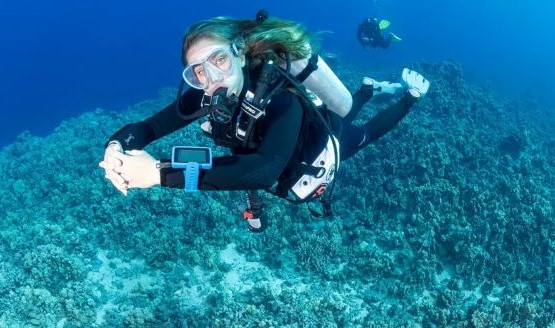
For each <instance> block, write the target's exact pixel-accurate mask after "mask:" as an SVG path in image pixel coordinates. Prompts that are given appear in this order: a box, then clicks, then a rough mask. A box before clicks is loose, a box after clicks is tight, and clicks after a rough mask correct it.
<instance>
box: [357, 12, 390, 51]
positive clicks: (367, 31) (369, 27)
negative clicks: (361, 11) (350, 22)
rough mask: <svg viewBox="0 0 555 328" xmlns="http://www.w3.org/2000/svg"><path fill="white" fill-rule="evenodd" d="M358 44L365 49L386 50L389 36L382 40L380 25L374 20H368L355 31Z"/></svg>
mask: <svg viewBox="0 0 555 328" xmlns="http://www.w3.org/2000/svg"><path fill="white" fill-rule="evenodd" d="M357 39H358V42H359V43H360V44H361V45H362V46H363V47H365V48H368V47H372V48H377V47H381V48H384V49H385V48H387V47H389V44H390V43H391V36H390V37H389V38H387V39H386V38H384V36H383V33H382V30H381V29H380V23H379V21H378V20H376V19H372V18H368V19H365V20H364V21H362V23H360V25H359V26H358V30H357Z"/></svg>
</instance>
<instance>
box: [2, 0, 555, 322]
mask: <svg viewBox="0 0 555 328" xmlns="http://www.w3.org/2000/svg"><path fill="white" fill-rule="evenodd" d="M261 7H264V8H266V9H268V10H269V11H270V13H271V14H273V15H276V16H279V17H284V18H290V19H294V20H298V21H301V22H303V23H305V24H306V25H307V26H308V27H309V29H310V30H312V31H327V32H326V33H323V34H322V36H323V37H324V39H323V47H324V50H325V51H326V52H328V53H334V54H337V55H338V58H339V62H340V63H342V64H344V65H337V67H338V69H337V72H338V75H339V77H340V78H341V79H342V80H343V81H344V83H345V84H346V85H347V86H348V87H349V88H355V87H358V86H359V83H360V80H361V78H362V76H363V75H366V74H371V76H373V77H376V78H382V77H383V76H384V75H387V76H391V79H392V81H393V79H396V78H397V79H398V77H397V75H396V74H398V72H400V68H401V67H403V66H405V65H408V66H409V67H411V68H413V69H415V70H417V71H418V72H421V73H422V74H424V76H426V77H428V78H429V79H430V81H431V88H430V90H429V92H428V93H427V95H426V97H425V98H423V99H421V100H420V101H419V102H417V103H416V104H415V105H414V106H413V107H412V108H411V111H410V113H409V114H408V115H407V116H406V117H405V118H403V120H402V121H401V122H400V124H398V125H397V126H396V127H395V128H394V129H392V130H391V131H390V132H388V133H387V135H385V136H384V137H383V138H380V139H379V140H378V141H377V142H374V143H372V144H371V145H369V146H368V147H366V148H365V149H364V150H362V151H360V152H359V153H357V154H356V155H355V156H354V157H352V159H349V160H345V161H342V162H341V169H340V170H339V172H338V175H337V176H338V179H337V180H336V181H337V187H336V188H335V193H334V194H333V196H334V198H333V204H332V206H333V211H334V212H333V213H334V215H333V217H331V218H326V219H319V218H314V217H312V216H311V215H310V212H309V210H308V209H307V208H306V207H305V206H295V205H292V204H289V203H288V202H286V201H284V200H282V199H279V198H277V197H274V196H272V195H269V194H267V193H264V194H263V195H261V197H262V200H263V203H264V209H263V212H264V215H265V216H266V217H267V218H268V219H269V220H270V221H271V222H272V223H271V225H270V227H269V228H268V229H267V230H266V231H265V232H264V233H261V234H253V233H250V231H249V230H248V229H247V224H246V223H245V222H244V220H243V219H242V218H241V214H242V213H241V211H240V210H237V208H239V207H241V206H244V198H242V197H241V196H244V195H243V194H242V193H241V192H239V191H230V192H225V191H221V192H208V191H207V192H199V193H184V192H183V191H182V190H179V189H173V188H159V187H154V188H150V189H133V190H131V191H129V194H128V195H127V196H123V195H122V194H121V193H120V192H119V191H117V190H116V189H115V188H114V187H113V185H112V184H111V183H110V182H109V181H108V180H107V179H105V178H104V174H105V172H104V171H103V170H102V169H101V168H99V167H98V162H99V161H100V160H101V158H102V154H103V153H104V150H105V149H104V143H105V141H106V138H107V137H108V136H109V135H111V134H112V133H114V131H116V130H117V129H119V128H120V127H122V126H124V125H125V124H127V123H129V122H136V121H138V120H141V119H144V118H146V117H149V116H150V115H152V114H153V113H154V112H156V111H157V110H158V109H159V108H160V107H163V106H165V104H167V103H168V102H170V101H172V99H174V97H175V94H174V93H175V90H173V89H168V88H165V89H162V90H161V88H164V87H170V88H173V87H175V86H176V85H177V82H178V79H179V76H180V64H179V57H180V55H179V48H180V42H181V36H182V33H183V30H184V29H185V28H186V27H187V26H188V25H189V24H190V23H192V22H194V21H196V20H198V19H204V18H208V17H212V16H214V15H230V16H241V17H253V15H254V13H255V12H256V11H257V10H258V9H259V8H261ZM369 15H372V16H377V17H379V18H387V19H388V20H390V21H391V23H392V25H391V27H390V31H392V32H395V33H396V34H398V35H399V36H401V37H402V38H403V41H402V42H400V43H395V44H393V45H391V47H390V48H389V49H387V50H383V49H382V50H375V49H371V50H366V49H363V48H362V47H360V46H359V45H358V44H357V42H356V38H355V30H356V28H357V24H358V23H359V21H360V20H362V19H363V18H364V17H366V16H369ZM551 17H553V7H552V6H551V5H549V4H548V3H547V2H534V1H530V2H528V3H527V4H524V3H514V4H510V5H508V4H506V3H502V2H498V1H483V2H478V1H474V0H472V1H470V2H466V3H464V4H458V3H455V4H445V3H442V2H439V1H427V2H426V1H423V2H420V3H417V2H395V1H370V2H362V1H358V2H356V1H351V0H346V1H342V2H341V6H340V7H339V6H338V5H325V6H324V5H321V6H318V5H317V4H315V3H313V4H307V3H295V2H292V1H291V2H289V3H287V2H279V4H278V3H277V2H276V4H270V5H268V4H264V3H262V1H259V2H258V3H257V2H251V3H250V4H248V5H247V4H241V5H239V4H238V3H237V2H219V1H213V2H209V3H208V2H206V3H200V2H199V3H196V4H195V3H194V4H191V3H190V1H179V2H178V1H166V2H164V3H161V4H156V5H155V4H150V3H146V2H145V3H138V2H131V1H123V2H117V3H115V4H114V3H108V2H107V1H103V0H100V1H96V2H94V3H93V2H92V1H82V2H79V3H70V2H67V3H64V2H61V1H58V2H52V3H49V4H46V3H33V1H22V2H17V3H10V4H7V3H6V4H4V3H3V4H2V6H1V8H0V35H1V39H0V42H1V44H2V52H0V56H1V57H0V58H2V60H0V83H2V85H1V87H0V95H1V97H0V101H1V104H0V106H1V108H2V114H3V115H2V129H0V133H1V134H2V135H1V137H0V139H1V140H2V145H5V146H4V147H3V148H2V151H0V176H1V177H2V179H0V209H2V210H0V327H96V328H108V327H110V328H112V327H141V328H142V327H306V328H308V327H310V328H312V327H555V296H554V295H555V255H554V254H555V220H554V217H555V198H554V197H553V195H555V137H554V136H555V131H554V130H555V112H554V111H553V104H552V101H551V100H550V99H549V98H550V94H551V90H550V88H551V83H550V81H549V80H550V77H551V76H553V69H554V68H553V67H552V65H551V62H550V59H551V58H553V52H554V49H553V46H554V45H553V42H552V41H551V39H552V38H551V36H550V35H549V33H550V32H551V31H552V30H553V26H552V25H553V23H550V22H549V19H551ZM495 91H498V92H495ZM376 98H378V99H376ZM379 98H380V97H375V98H374V99H373V100H372V101H371V103H369V104H368V106H365V108H364V109H363V110H362V111H361V112H360V113H359V116H357V122H364V121H365V120H367V119H369V118H371V117H375V116H374V114H375V113H378V112H380V111H382V110H384V109H385V108H387V107H388V106H389V105H390V104H392V102H393V101H394V100H392V99H390V98H387V97H386V98H385V99H384V98H381V99H383V100H379ZM374 100H376V101H374ZM545 104H547V106H545ZM97 107H100V108H103V109H105V110H98V111H97V110H94V109H95V108H97ZM54 128H55V131H52V129H54ZM24 130H30V131H31V134H32V135H39V136H40V137H34V136H32V135H30V134H28V133H25V134H22V135H20V137H19V139H18V140H17V141H16V142H14V143H12V142H13V141H14V140H16V135H17V134H18V133H20V132H22V131H24ZM199 130H200V129H198V128H194V127H189V128H187V129H182V130H180V131H178V132H176V133H172V134H170V135H168V136H166V137H164V138H161V139H160V140H157V142H154V143H152V144H150V145H148V147H147V148H146V150H147V151H148V152H149V153H151V154H152V155H153V156H155V157H156V158H164V157H167V156H168V154H169V151H170V150H171V146H173V145H177V144H183V141H184V140H186V141H187V143H189V144H193V145H206V144H210V145H212V143H211V142H210V141H209V140H208V139H207V138H205V137H204V135H203V134H202V133H201V132H200V131H199ZM217 150H218V147H215V152H216V151H217ZM312 205H314V207H315V208H318V205H319V204H317V203H316V204H312Z"/></svg>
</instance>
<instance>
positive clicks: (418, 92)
mask: <svg viewBox="0 0 555 328" xmlns="http://www.w3.org/2000/svg"><path fill="white" fill-rule="evenodd" d="M401 78H402V79H403V84H404V85H405V86H406V87H407V89H408V90H409V92H410V93H411V94H412V95H413V96H414V97H417V98H422V97H424V96H425V95H426V93H427V92H428V89H429V88H430V81H428V80H426V79H425V78H424V77H423V76H422V75H421V74H420V73H418V72H416V71H412V70H410V69H408V68H403V73H402V74H401Z"/></svg>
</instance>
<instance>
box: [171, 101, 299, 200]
mask: <svg viewBox="0 0 555 328" xmlns="http://www.w3.org/2000/svg"><path fill="white" fill-rule="evenodd" d="M266 113H267V115H268V117H266V118H265V120H267V122H268V123H269V124H267V125H265V126H264V128H265V131H266V132H265V133H264V134H263V135H262V137H263V141H262V142H261V144H260V145H259V147H258V149H257V150H256V152H255V153H253V154H248V155H233V156H224V157H218V158H214V161H213V167H212V169H210V170H201V172H200V177H199V187H198V188H199V189H200V190H253V189H264V188H269V187H271V186H272V185H273V184H274V183H275V182H276V181H277V179H278V178H279V176H280V174H281V173H282V172H283V170H284V169H285V167H286V165H287V164H288V162H289V160H290V158H291V156H292V155H293V152H294V150H295V147H296V144H297V140H298V137H299V133H300V129H301V123H302V117H303V109H302V107H301V104H300V102H299V100H298V99H297V98H296V96H293V95H292V94H291V93H288V92H285V93H282V94H280V95H278V96H276V97H274V98H273V99H272V102H271V103H270V105H268V108H266ZM161 184H162V186H166V187H173V188H183V187H184V182H183V172H182V170H174V169H162V170H161Z"/></svg>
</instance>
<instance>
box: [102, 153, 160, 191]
mask: <svg viewBox="0 0 555 328" xmlns="http://www.w3.org/2000/svg"><path fill="white" fill-rule="evenodd" d="M112 156H113V157H115V158H116V159H119V160H120V161H121V165H120V166H117V167H114V168H113V169H114V171H115V172H116V173H117V174H118V175H119V176H121V178H123V180H124V183H123V185H124V187H125V189H131V188H150V187H153V186H155V185H159V184H160V170H159V169H158V168H157V164H158V163H160V161H157V160H156V159H155V158H154V157H152V156H150V154H149V153H147V152H146V151H144V150H126V151H125V153H120V152H116V153H113V154H112Z"/></svg>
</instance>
